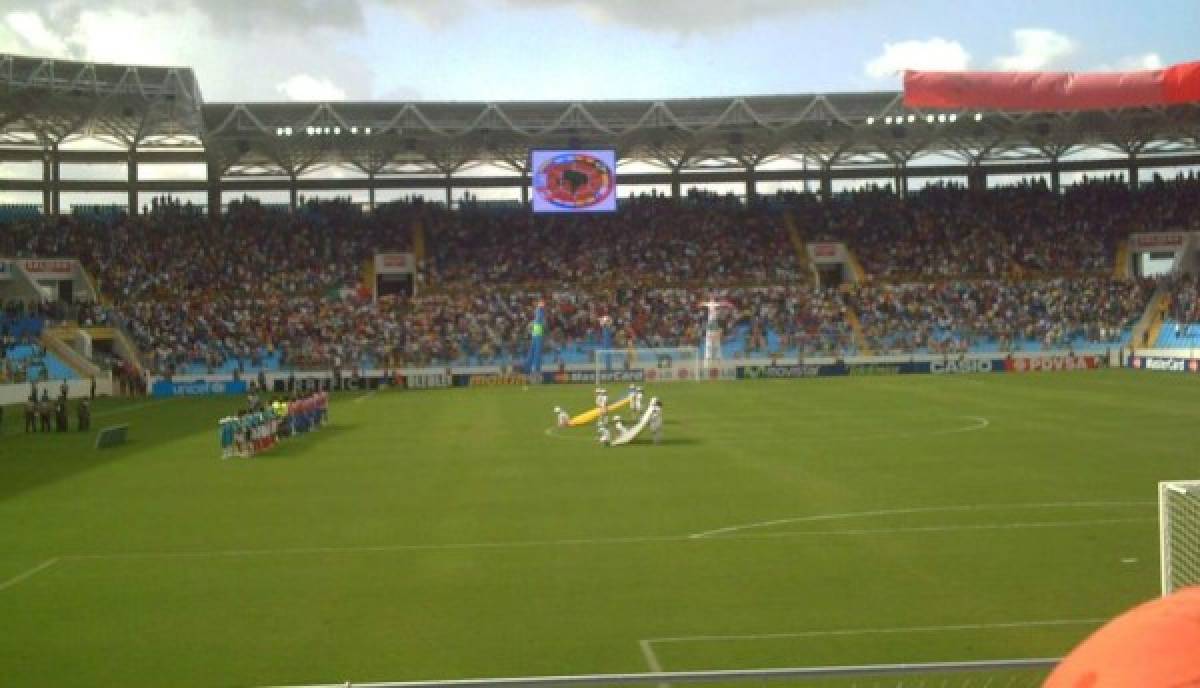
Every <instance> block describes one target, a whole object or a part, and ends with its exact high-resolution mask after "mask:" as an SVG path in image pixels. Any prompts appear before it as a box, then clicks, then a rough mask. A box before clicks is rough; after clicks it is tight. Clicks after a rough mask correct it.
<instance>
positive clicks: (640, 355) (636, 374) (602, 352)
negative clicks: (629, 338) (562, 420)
mask: <svg viewBox="0 0 1200 688" xmlns="http://www.w3.org/2000/svg"><path fill="white" fill-rule="evenodd" d="M700 367H701V361H700V349H699V347H695V346H676V347H655V348H649V349H638V348H630V349H596V352H595V357H594V358H593V360H592V369H593V370H595V372H596V382H598V383H599V382H676V381H693V380H702V379H704V377H703V376H702V375H701V374H700Z"/></svg>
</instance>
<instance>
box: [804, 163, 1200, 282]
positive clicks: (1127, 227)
mask: <svg viewBox="0 0 1200 688" xmlns="http://www.w3.org/2000/svg"><path fill="white" fill-rule="evenodd" d="M790 204H791V206H792V212H793V213H794V214H795V216H796V220H797V224H798V225H799V226H800V228H801V230H802V231H803V232H804V234H805V235H806V236H807V237H809V238H830V239H839V240H843V241H846V242H847V243H848V244H849V245H850V247H851V248H852V249H853V250H854V252H855V254H856V255H857V256H858V258H859V260H860V261H861V263H862V266H863V268H864V270H865V271H866V272H867V273H868V274H871V275H874V276H877V277H884V278H889V279H952V278H964V277H993V278H994V277H1001V276H1004V275H1009V274H1018V275H1037V274H1080V273H1095V272H1110V271H1111V270H1112V267H1113V263H1114V260H1115V257H1116V245H1117V243H1118V241H1120V240H1122V239H1124V238H1125V237H1127V236H1128V235H1129V234H1130V233H1131V232H1154V231H1168V230H1196V229H1200V181H1197V180H1195V179H1194V178H1193V179H1188V178H1182V179H1178V180H1173V181H1161V180H1159V181H1157V182H1156V183H1153V184H1149V185H1145V186H1143V187H1142V188H1140V189H1138V190H1136V191H1134V190H1131V189H1130V188H1129V187H1128V185H1127V184H1125V183H1124V182H1122V181H1120V180H1115V179H1106V180H1095V181H1092V182H1089V183H1085V184H1078V185H1076V186H1072V187H1069V188H1067V189H1066V190H1065V191H1064V192H1063V193H1062V194H1055V193H1053V192H1052V191H1050V190H1049V189H1048V188H1047V187H1046V185H1045V184H1043V183H1027V184H1022V185H1019V186H1014V187H1006V188H999V189H992V190H989V191H987V192H986V193H973V192H970V191H968V190H967V189H965V188H962V187H960V186H930V187H926V188H925V189H922V190H921V191H920V192H919V193H914V194H911V195H909V196H908V197H907V198H905V199H901V198H899V197H898V196H896V195H895V194H894V193H892V192H891V191H888V190H886V189H884V190H880V189H874V190H869V191H862V192H855V193H847V194H842V195H839V196H838V197H836V198H835V199H834V200H833V201H832V202H829V203H824V202H821V201H818V200H817V199H816V197H814V196H811V195H797V196H795V197H793V198H791V199H790Z"/></svg>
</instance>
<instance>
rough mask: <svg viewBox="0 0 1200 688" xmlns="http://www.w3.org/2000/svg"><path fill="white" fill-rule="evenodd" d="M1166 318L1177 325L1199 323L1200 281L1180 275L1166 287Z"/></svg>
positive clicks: (1191, 276)
mask: <svg viewBox="0 0 1200 688" xmlns="http://www.w3.org/2000/svg"><path fill="white" fill-rule="evenodd" d="M1167 293H1168V298H1169V301H1168V302H1167V317H1169V318H1170V319H1171V320H1174V321H1175V322H1177V323H1182V324H1189V325H1190V324H1196V323H1200V279H1197V277H1196V275H1182V276H1179V277H1176V278H1174V279H1172V280H1171V282H1170V284H1169V285H1168V292H1167Z"/></svg>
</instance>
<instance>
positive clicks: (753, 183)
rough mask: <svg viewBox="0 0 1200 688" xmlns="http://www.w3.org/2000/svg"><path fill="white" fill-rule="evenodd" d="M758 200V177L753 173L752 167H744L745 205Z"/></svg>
mask: <svg viewBox="0 0 1200 688" xmlns="http://www.w3.org/2000/svg"><path fill="white" fill-rule="evenodd" d="M757 201H758V177H756V176H755V174H754V167H753V166H749V167H747V168H746V205H752V204H754V203H755V202H757Z"/></svg>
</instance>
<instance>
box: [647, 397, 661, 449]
mask: <svg viewBox="0 0 1200 688" xmlns="http://www.w3.org/2000/svg"><path fill="white" fill-rule="evenodd" d="M662 428H663V412H662V402H661V401H656V402H654V406H653V408H651V410H650V432H651V434H652V435H653V437H654V443H655V444H658V443H659V441H660V440H662Z"/></svg>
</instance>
